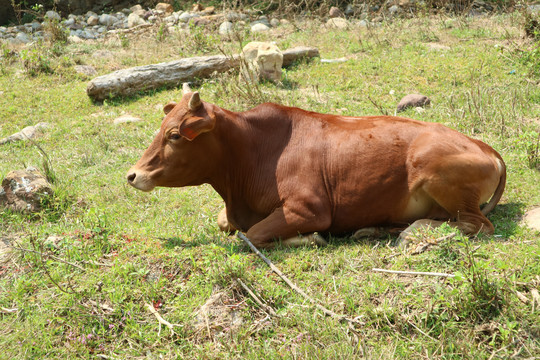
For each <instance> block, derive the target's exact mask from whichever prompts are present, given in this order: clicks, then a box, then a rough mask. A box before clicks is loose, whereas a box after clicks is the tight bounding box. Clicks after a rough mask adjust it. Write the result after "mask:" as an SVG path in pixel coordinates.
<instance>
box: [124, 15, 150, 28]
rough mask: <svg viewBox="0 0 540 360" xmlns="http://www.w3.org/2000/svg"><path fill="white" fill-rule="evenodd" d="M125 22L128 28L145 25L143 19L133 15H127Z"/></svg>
mask: <svg viewBox="0 0 540 360" xmlns="http://www.w3.org/2000/svg"><path fill="white" fill-rule="evenodd" d="M127 21H128V22H127V24H128V27H129V28H132V27H134V26H138V25H143V24H146V21H144V20H143V18H141V17H140V16H139V15H137V14H135V13H131V14H129V16H128V19H127Z"/></svg>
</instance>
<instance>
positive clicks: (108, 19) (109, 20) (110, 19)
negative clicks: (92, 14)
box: [99, 14, 118, 26]
mask: <svg viewBox="0 0 540 360" xmlns="http://www.w3.org/2000/svg"><path fill="white" fill-rule="evenodd" d="M117 21H118V18H116V17H114V16H112V15H108V14H103V15H101V16H100V17H99V23H100V24H101V25H105V26H112V25H114V23H115V22H117Z"/></svg>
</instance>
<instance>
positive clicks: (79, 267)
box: [8, 245, 86, 271]
mask: <svg viewBox="0 0 540 360" xmlns="http://www.w3.org/2000/svg"><path fill="white" fill-rule="evenodd" d="M8 246H9V247H12V248H13V249H16V250H20V251H26V252H30V253H34V254H38V255H39V256H41V257H49V258H51V259H54V260H56V261H60V262H63V263H64V264H68V265H71V266H73V267H76V268H77V269H81V270H82V271H86V269H85V268H83V267H82V266H79V265H77V264H74V263H70V262H69V261H66V260H64V259H62V258H59V257H58V256H54V255H50V254H44V253H42V252H39V251H36V250H31V249H25V248H20V247H16V246H13V245H8Z"/></svg>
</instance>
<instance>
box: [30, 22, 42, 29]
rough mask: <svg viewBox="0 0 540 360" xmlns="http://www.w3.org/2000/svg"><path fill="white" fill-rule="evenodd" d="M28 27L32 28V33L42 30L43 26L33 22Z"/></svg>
mask: <svg viewBox="0 0 540 360" xmlns="http://www.w3.org/2000/svg"><path fill="white" fill-rule="evenodd" d="M30 26H31V27H32V31H39V30H41V29H42V28H43V26H42V25H41V24H40V23H39V22H37V21H33V22H32V24H30Z"/></svg>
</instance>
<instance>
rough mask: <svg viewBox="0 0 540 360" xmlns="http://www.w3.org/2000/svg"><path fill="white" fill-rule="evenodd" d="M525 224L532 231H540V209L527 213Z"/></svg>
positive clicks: (524, 218)
mask: <svg viewBox="0 0 540 360" xmlns="http://www.w3.org/2000/svg"><path fill="white" fill-rule="evenodd" d="M523 223H524V224H525V225H526V226H528V227H530V228H531V229H534V230H536V231H540V207H537V208H534V209H532V210H529V211H527V212H526V213H525V215H524V216H523Z"/></svg>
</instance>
